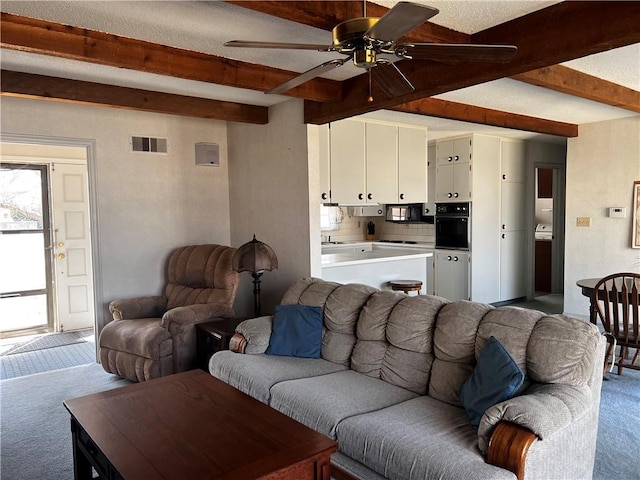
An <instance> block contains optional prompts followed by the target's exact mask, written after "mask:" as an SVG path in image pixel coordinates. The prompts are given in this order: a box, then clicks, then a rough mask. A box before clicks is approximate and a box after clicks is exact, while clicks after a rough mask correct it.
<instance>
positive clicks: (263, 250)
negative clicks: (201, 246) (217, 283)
mask: <svg viewBox="0 0 640 480" xmlns="http://www.w3.org/2000/svg"><path fill="white" fill-rule="evenodd" d="M231 265H232V267H233V269H234V270H235V271H236V272H250V273H251V276H252V277H253V301H254V313H255V316H256V317H259V316H260V315H261V314H260V310H261V308H260V277H261V276H262V274H263V273H264V272H265V271H271V270H275V269H276V268H278V258H277V257H276V254H275V253H274V251H273V249H272V248H271V247H270V246H269V245H267V244H266V243H262V242H261V241H259V240H256V234H255V233H254V234H253V240H251V241H250V242H247V243H245V244H244V245H242V246H240V247H239V248H238V250H237V251H236V253H235V255H234V256H233V259H232V261H231Z"/></svg>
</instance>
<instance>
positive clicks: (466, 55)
mask: <svg viewBox="0 0 640 480" xmlns="http://www.w3.org/2000/svg"><path fill="white" fill-rule="evenodd" d="M364 5H365V7H364V15H365V16H364V17H359V18H353V19H350V20H346V21H344V22H342V23H339V24H338V25H336V26H335V27H334V28H333V31H332V34H333V44H331V45H314V44H304V43H280V42H259V41H243V40H232V41H229V42H226V43H225V44H224V45H225V46H226V47H245V48H275V49H290V50H316V51H320V52H338V53H340V54H342V55H345V58H337V59H333V60H329V61H328V62H324V63H322V64H321V65H318V66H317V67H314V68H312V69H311V70H308V71H306V72H304V73H301V74H300V75H297V76H295V77H293V78H292V79H290V80H287V81H286V82H284V83H281V84H280V85H277V86H276V87H274V88H272V89H270V90H268V91H266V92H265V93H274V94H277V93H282V92H286V91H287V90H290V89H292V88H294V87H297V86H298V85H301V84H303V83H305V82H307V81H309V80H311V79H313V78H315V77H318V76H320V75H322V74H324V73H325V72H328V71H329V70H332V69H334V68H336V67H340V66H342V65H344V64H345V63H346V62H347V61H348V60H352V61H353V63H354V65H355V66H356V67H359V68H363V69H365V70H366V71H368V72H369V91H370V92H371V79H373V81H374V82H375V83H376V84H377V85H378V86H379V87H380V88H381V89H382V90H383V91H384V92H385V93H386V94H387V95H388V96H389V97H398V96H401V95H406V94H408V93H411V92H413V91H414V90H415V88H414V87H413V85H412V84H411V82H410V81H409V80H408V79H407V78H406V77H405V76H404V74H403V73H402V72H401V71H400V69H399V68H398V67H397V66H396V65H395V64H394V63H393V62H392V61H391V60H390V59H389V58H385V57H382V56H381V55H384V54H388V55H395V56H396V57H399V58H401V59H407V60H431V61H437V62H443V63H455V62H508V61H510V60H511V59H512V58H513V57H514V56H515V54H516V52H517V47H515V46H513V45H480V44H445V43H405V44H399V45H398V44H397V43H396V42H397V41H398V40H399V39H400V38H401V37H402V36H403V35H405V34H406V33H408V32H410V31H411V30H413V29H414V28H416V27H418V26H419V25H421V24H423V23H424V22H425V21H427V20H428V19H429V18H431V17H433V16H434V15H436V14H437V13H438V9H436V8H432V7H429V6H426V5H420V4H417V3H411V2H398V3H397V4H396V5H395V6H394V7H393V8H392V9H391V10H389V11H388V12H387V13H386V14H385V15H384V16H382V17H380V18H376V17H367V16H366V0H365V2H364ZM374 67H375V68H374ZM369 101H373V98H372V97H371V93H369Z"/></svg>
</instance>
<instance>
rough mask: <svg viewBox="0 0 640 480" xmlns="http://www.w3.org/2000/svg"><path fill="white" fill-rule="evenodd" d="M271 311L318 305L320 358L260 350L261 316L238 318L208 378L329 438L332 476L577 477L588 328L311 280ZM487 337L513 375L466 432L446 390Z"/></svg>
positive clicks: (587, 462) (266, 326) (529, 313)
mask: <svg viewBox="0 0 640 480" xmlns="http://www.w3.org/2000/svg"><path fill="white" fill-rule="evenodd" d="M282 304H283V305H292V304H293V305H295V304H300V305H313V306H319V307H322V308H323V311H322V313H323V329H322V351H321V352H322V353H321V358H319V359H312V358H298V357H286V356H277V355H267V354H265V351H266V349H267V347H268V345H269V340H270V334H271V329H272V317H271V316H266V317H260V318H256V319H250V320H247V321H245V322H243V323H241V324H240V325H239V326H238V328H237V330H236V332H237V333H236V336H235V337H234V340H233V342H232V348H234V349H235V350H237V352H234V351H222V352H218V353H216V354H215V355H213V357H212V358H211V360H210V363H209V370H210V372H211V374H212V375H214V376H215V377H217V378H219V379H221V380H223V381H225V382H227V383H229V384H230V385H232V386H234V387H236V388H238V389H240V390H241V391H243V392H245V393H247V394H249V395H251V396H253V397H255V398H257V399H259V400H260V401H262V402H264V403H266V404H268V405H270V406H272V407H273V408H275V409H277V410H279V411H281V412H283V413H285V414H286V415H288V416H290V417H292V418H294V419H296V420H298V421H300V422H301V423H303V424H305V425H307V426H309V427H311V428H313V429H314V430H316V431H318V432H321V433H323V434H325V435H327V436H329V437H331V438H334V439H336V440H337V442H338V444H339V447H340V448H339V452H338V453H336V454H335V455H334V456H333V457H332V465H333V470H332V472H333V473H332V475H333V476H334V477H335V478H337V479H343V478H344V479H346V478H357V479H367V480H378V479H390V480H400V479H402V480H405V479H409V480H417V479H420V480H424V479H451V480H461V479H514V478H519V479H523V478H524V479H526V480H533V479H545V480H548V479H560V478H570V479H586V478H591V476H592V470H593V462H594V456H595V448H596V435H597V426H598V411H599V404H600V387H601V384H602V362H601V360H602V359H603V357H604V349H605V341H604V339H603V337H601V336H600V335H599V332H598V330H597V328H596V327H595V326H593V325H591V324H590V323H587V322H584V321H582V320H579V319H575V318H569V317H566V316H562V315H551V316H548V315H546V314H544V313H542V312H538V311H533V310H526V309H521V308H516V307H499V308H494V307H492V306H490V305H486V304H481V303H474V302H464V301H463V302H449V301H447V300H445V299H443V298H440V297H434V296H407V295H405V294H402V293H397V292H391V291H380V290H376V289H374V288H372V287H369V286H365V285H359V284H348V285H340V284H337V283H332V282H325V281H323V280H319V279H315V278H305V279H302V280H300V281H298V282H296V283H295V284H294V285H292V286H291V287H290V288H289V289H288V291H287V292H286V293H285V295H284V297H283V299H282ZM491 336H493V337H495V338H497V339H498V340H499V341H500V343H501V344H502V345H504V347H505V348H506V349H507V350H508V352H509V353H510V354H511V356H512V357H513V359H514V360H515V362H516V363H517V364H518V366H519V367H520V368H521V369H522V372H524V373H525V374H526V379H525V383H524V386H523V388H522V389H521V391H520V392H519V394H517V395H516V396H515V397H513V398H511V399H509V400H506V401H504V402H501V403H498V404H496V405H494V406H492V407H490V408H488V409H487V410H486V411H485V413H484V415H483V416H482V419H481V421H480V424H479V427H478V428H477V429H476V428H475V427H473V426H472V425H471V424H470V421H469V417H468V416H467V414H466V411H465V409H464V408H463V407H462V404H461V398H460V394H459V391H460V387H461V385H462V384H463V383H464V382H465V381H466V380H467V379H468V378H469V377H471V376H472V374H473V372H474V368H475V365H476V361H477V358H478V356H479V354H480V352H481V351H482V348H483V346H484V345H485V344H486V342H487V341H488V339H489V338H490V337H491ZM238 352H243V353H244V354H241V353H238Z"/></svg>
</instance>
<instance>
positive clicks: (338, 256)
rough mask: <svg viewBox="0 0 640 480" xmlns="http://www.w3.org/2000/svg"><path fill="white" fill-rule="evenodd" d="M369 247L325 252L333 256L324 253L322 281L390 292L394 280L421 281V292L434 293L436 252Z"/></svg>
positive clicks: (359, 244) (415, 248)
mask: <svg viewBox="0 0 640 480" xmlns="http://www.w3.org/2000/svg"><path fill="white" fill-rule="evenodd" d="M354 245H355V244H354ZM362 245H364V248H362V247H361V246H362ZM369 245H371V248H370V249H368V248H367V247H368V246H367V244H363V243H357V246H358V248H352V249H343V250H342V251H340V250H337V249H335V248H327V249H325V251H327V250H328V251H330V252H332V253H323V254H322V278H323V279H324V280H328V281H333V282H339V283H362V284H364V285H369V286H372V287H375V288H378V289H381V290H390V287H389V282H390V281H392V280H420V281H421V282H422V290H421V292H420V293H422V294H429V293H433V249H431V248H428V247H420V246H415V245H412V246H411V247H409V246H399V245H398V246H397V245H393V246H388V245H380V244H379V243H373V244H369ZM354 250H357V251H354Z"/></svg>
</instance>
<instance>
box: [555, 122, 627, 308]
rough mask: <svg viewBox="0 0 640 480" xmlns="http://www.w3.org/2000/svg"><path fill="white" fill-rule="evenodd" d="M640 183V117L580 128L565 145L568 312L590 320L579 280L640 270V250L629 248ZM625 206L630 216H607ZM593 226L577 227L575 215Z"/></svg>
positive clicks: (587, 303) (587, 302)
mask: <svg viewBox="0 0 640 480" xmlns="http://www.w3.org/2000/svg"><path fill="white" fill-rule="evenodd" d="M634 180H640V117H638V116H636V117H632V118H627V119H621V120H614V121H609V122H599V123H593V124H587V125H580V130H579V136H578V137H576V138H571V139H569V140H568V142H567V203H566V244H565V245H566V248H565V288H564V295H565V296H564V299H565V304H564V310H565V313H567V314H570V315H580V316H582V317H585V318H588V312H589V301H588V299H587V298H586V297H583V296H582V295H581V293H580V289H579V288H578V287H577V286H576V281H577V280H579V279H581V278H591V277H603V276H605V275H608V274H610V273H615V272H622V271H631V272H638V271H640V250H639V249H632V248H631V222H632V209H631V206H632V201H633V200H632V198H633V197H632V194H633V191H632V187H633V181H634ZM608 207H626V208H627V218H625V219H617V218H609V217H608V216H607V209H608ZM579 216H584V217H591V221H592V223H591V227H590V228H586V227H576V217H579Z"/></svg>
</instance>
